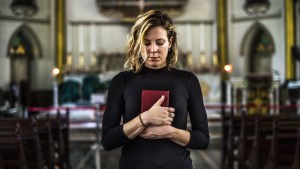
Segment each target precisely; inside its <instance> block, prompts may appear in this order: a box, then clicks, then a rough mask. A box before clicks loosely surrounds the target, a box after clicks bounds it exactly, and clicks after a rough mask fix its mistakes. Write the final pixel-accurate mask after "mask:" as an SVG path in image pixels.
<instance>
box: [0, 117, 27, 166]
mask: <svg viewBox="0 0 300 169" xmlns="http://www.w3.org/2000/svg"><path fill="white" fill-rule="evenodd" d="M16 130H17V123H16V122H13V121H9V122H7V121H5V120H3V119H1V122H0V156H1V165H0V166H1V167H2V168H5V169H14V168H20V169H29V164H28V162H27V158H26V155H25V148H24V146H23V143H22V139H21V137H20V134H19V133H18V132H16Z"/></svg>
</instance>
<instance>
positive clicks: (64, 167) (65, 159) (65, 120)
mask: <svg viewBox="0 0 300 169" xmlns="http://www.w3.org/2000/svg"><path fill="white" fill-rule="evenodd" d="M45 119H48V121H49V125H50V128H51V137H52V140H51V141H50V142H52V145H54V146H53V147H52V148H51V149H53V151H54V155H55V157H54V162H53V163H51V164H50V166H54V168H55V167H57V168H59V169H69V168H70V162H69V109H67V110H66V112H65V113H64V114H63V113H61V111H60V110H57V113H56V114H52V115H49V114H48V115H46V116H37V121H40V120H45ZM49 156H50V157H51V158H52V156H53V154H49ZM48 162H49V161H48Z"/></svg>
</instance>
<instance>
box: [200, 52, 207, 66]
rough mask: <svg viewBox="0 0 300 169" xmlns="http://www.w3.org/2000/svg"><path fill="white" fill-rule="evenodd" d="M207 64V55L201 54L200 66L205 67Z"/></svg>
mask: <svg viewBox="0 0 300 169" xmlns="http://www.w3.org/2000/svg"><path fill="white" fill-rule="evenodd" d="M205 63H206V57H205V53H204V52H201V53H200V65H204V64H205Z"/></svg>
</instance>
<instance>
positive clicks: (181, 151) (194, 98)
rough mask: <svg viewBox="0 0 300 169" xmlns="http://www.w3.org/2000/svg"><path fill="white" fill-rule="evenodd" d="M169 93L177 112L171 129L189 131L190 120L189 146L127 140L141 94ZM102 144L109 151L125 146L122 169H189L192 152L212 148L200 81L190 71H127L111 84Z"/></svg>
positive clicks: (117, 76) (170, 102) (157, 141)
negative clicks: (127, 129)
mask: <svg viewBox="0 0 300 169" xmlns="http://www.w3.org/2000/svg"><path fill="white" fill-rule="evenodd" d="M144 89H147V90H169V91H170V100H169V106H170V107H174V108H175V112H174V113H175V117H174V119H173V122H172V126H174V127H176V128H179V129H183V130H186V129H187V118H188V115H189V116H190V121H191V125H192V128H191V130H190V142H189V143H188V144H187V145H186V147H182V146H180V145H178V144H175V143H174V142H172V141H170V140H168V139H144V138H141V137H139V136H138V137H136V138H134V139H132V140H130V139H128V138H127V136H126V135H125V133H124V131H123V124H121V125H120V122H121V120H122V117H123V123H126V122H128V121H130V120H132V119H133V118H135V117H137V116H138V115H139V113H141V112H140V110H141V93H142V90H144ZM102 124H103V126H102V140H101V143H102V145H103V147H104V149H106V150H111V149H114V148H117V147H121V146H123V149H122V156H121V159H120V162H119V164H120V169H162V168H163V169H190V168H192V161H191V158H190V156H189V151H188V150H187V148H190V149H206V148H207V146H208V144H209V138H210V137H209V131H208V124H207V115H206V111H205V108H204V104H203V98H202V92H201V88H200V85H199V81H198V79H197V77H196V76H195V75H194V74H192V73H190V72H187V71H182V70H177V69H173V68H172V69H168V68H167V67H164V68H162V69H150V68H147V67H143V69H142V70H141V71H140V72H139V73H133V72H132V71H124V72H121V73H119V74H117V75H116V76H115V77H114V78H113V79H112V81H111V84H110V88H109V91H108V96H107V103H106V109H105V112H104V117H103V123H102Z"/></svg>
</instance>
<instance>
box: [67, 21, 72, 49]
mask: <svg viewBox="0 0 300 169" xmlns="http://www.w3.org/2000/svg"><path fill="white" fill-rule="evenodd" d="M67 30H68V33H67V40H68V41H67V51H68V52H71V51H72V34H73V29H72V25H70V26H68V29H67Z"/></svg>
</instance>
